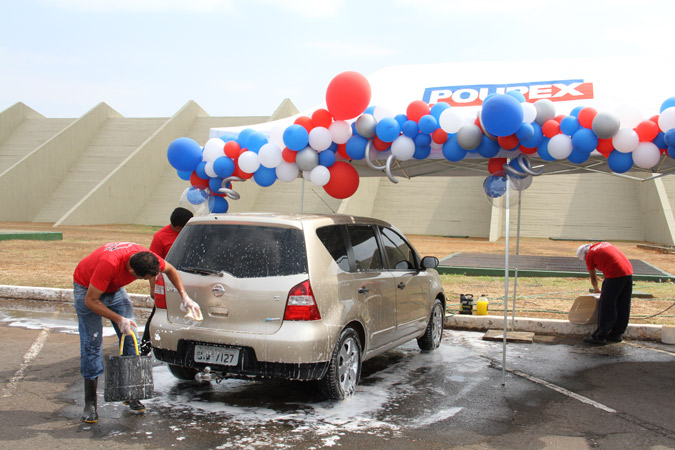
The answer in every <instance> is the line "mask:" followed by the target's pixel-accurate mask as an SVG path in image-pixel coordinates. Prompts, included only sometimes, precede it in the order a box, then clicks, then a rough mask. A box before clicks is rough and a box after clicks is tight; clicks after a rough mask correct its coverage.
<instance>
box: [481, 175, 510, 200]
mask: <svg viewBox="0 0 675 450" xmlns="http://www.w3.org/2000/svg"><path fill="white" fill-rule="evenodd" d="M506 182H507V180H506V176H504V175H501V176H500V175H488V176H487V177H486V178H485V181H483V190H484V191H485V195H487V196H488V197H490V198H499V197H501V196H502V195H504V194H506V186H507V185H506Z"/></svg>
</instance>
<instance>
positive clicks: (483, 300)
mask: <svg viewBox="0 0 675 450" xmlns="http://www.w3.org/2000/svg"><path fill="white" fill-rule="evenodd" d="M487 313H488V299H487V296H486V295H485V294H481V296H480V298H479V299H478V302H476V315H478V316H487Z"/></svg>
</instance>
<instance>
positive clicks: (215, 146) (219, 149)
mask: <svg viewBox="0 0 675 450" xmlns="http://www.w3.org/2000/svg"><path fill="white" fill-rule="evenodd" d="M221 156H225V142H224V141H223V140H222V139H220V138H211V139H209V140H208V141H206V144H204V153H203V154H202V160H203V161H207V162H208V161H215V160H216V159H218V158H220V157H221Z"/></svg>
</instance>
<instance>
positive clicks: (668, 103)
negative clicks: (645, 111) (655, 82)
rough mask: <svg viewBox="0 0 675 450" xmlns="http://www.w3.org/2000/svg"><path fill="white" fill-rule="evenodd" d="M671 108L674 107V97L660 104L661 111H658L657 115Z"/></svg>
mask: <svg viewBox="0 0 675 450" xmlns="http://www.w3.org/2000/svg"><path fill="white" fill-rule="evenodd" d="M673 106H675V97H670V98H669V99H666V101H664V102H663V103H661V109H660V111H659V114H660V113H662V112H663V111H665V110H666V109H668V108H672V107H673Z"/></svg>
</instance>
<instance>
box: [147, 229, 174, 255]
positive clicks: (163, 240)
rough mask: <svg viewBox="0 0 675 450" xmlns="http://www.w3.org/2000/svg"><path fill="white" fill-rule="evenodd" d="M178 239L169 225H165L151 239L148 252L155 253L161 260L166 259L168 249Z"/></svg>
mask: <svg viewBox="0 0 675 450" xmlns="http://www.w3.org/2000/svg"><path fill="white" fill-rule="evenodd" d="M177 237H178V233H177V232H176V231H173V228H171V225H167V226H165V227H163V228H161V229H159V230H158V231H157V233H155V235H154V236H153V237H152V243H150V251H151V252H154V253H157V254H158V255H159V256H161V257H162V258H166V254H167V253H169V249H170V248H171V246H172V245H173V243H174V241H175V240H176V238H177Z"/></svg>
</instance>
